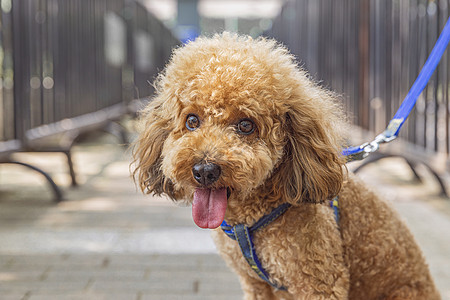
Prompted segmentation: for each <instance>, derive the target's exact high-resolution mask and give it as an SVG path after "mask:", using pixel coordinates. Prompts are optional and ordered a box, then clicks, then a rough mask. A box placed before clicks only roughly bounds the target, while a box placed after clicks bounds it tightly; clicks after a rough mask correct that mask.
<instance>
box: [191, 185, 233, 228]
mask: <svg viewBox="0 0 450 300" xmlns="http://www.w3.org/2000/svg"><path fill="white" fill-rule="evenodd" d="M226 210H227V189H218V190H211V189H200V188H198V189H196V190H195V193H194V202H192V217H193V219H194V222H195V224H197V226H198V227H201V228H210V229H213V228H217V227H219V226H220V224H222V221H223V219H224V218H225V212H226Z"/></svg>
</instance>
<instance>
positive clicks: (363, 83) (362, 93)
mask: <svg viewBox="0 0 450 300" xmlns="http://www.w3.org/2000/svg"><path fill="white" fill-rule="evenodd" d="M359 5H360V8H359V9H360V10H359V11H360V13H359V16H360V18H359V33H358V39H359V44H358V49H359V87H360V88H359V95H358V98H359V103H360V107H359V117H360V120H361V122H360V126H362V127H363V128H365V129H368V128H369V63H370V62H369V24H370V11H369V10H370V4H369V0H361V1H359Z"/></svg>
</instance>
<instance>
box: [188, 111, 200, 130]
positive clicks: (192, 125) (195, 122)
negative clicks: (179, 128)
mask: <svg viewBox="0 0 450 300" xmlns="http://www.w3.org/2000/svg"><path fill="white" fill-rule="evenodd" d="M199 126H200V120H199V118H198V117H197V116H196V115H194V114H190V115H188V116H187V118H186V128H187V129H189V130H191V131H192V130H195V129H197V128H198V127H199Z"/></svg>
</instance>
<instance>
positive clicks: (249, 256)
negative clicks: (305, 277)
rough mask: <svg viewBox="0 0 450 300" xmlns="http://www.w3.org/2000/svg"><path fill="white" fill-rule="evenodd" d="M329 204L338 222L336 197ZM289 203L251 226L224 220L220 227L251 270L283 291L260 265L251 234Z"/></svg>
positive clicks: (270, 220) (277, 214) (281, 212)
mask: <svg viewBox="0 0 450 300" xmlns="http://www.w3.org/2000/svg"><path fill="white" fill-rule="evenodd" d="M330 206H331V207H332V208H333V211H334V217H335V219H336V222H338V223H339V206H338V197H335V198H334V199H333V200H332V201H331V202H330ZM290 207H291V204H289V203H284V204H281V205H280V206H278V207H277V208H275V209H274V210H272V211H271V212H270V213H269V214H267V215H264V216H263V217H262V218H261V219H259V220H258V221H257V222H256V223H255V224H253V225H252V226H250V227H249V226H247V225H244V224H237V225H235V226H231V225H228V223H227V222H226V221H225V220H224V221H223V222H222V225H220V227H221V228H222V230H223V232H224V233H225V234H226V235H227V236H228V237H230V238H231V239H233V240H236V241H237V242H238V244H239V247H240V248H241V251H242V255H243V256H244V258H245V260H246V261H247V263H248V264H249V265H250V267H251V268H252V270H253V271H255V273H256V274H258V276H259V277H260V278H261V279H263V280H264V281H265V282H267V283H268V284H270V285H271V286H272V287H274V288H276V289H278V290H282V291H285V290H286V288H285V287H284V286H280V285H278V284H276V283H275V282H272V281H271V280H270V279H269V275H268V274H267V272H266V270H264V268H263V267H262V266H261V262H260V261H259V259H258V256H257V255H256V251H255V246H254V244H253V240H252V236H253V233H254V232H255V231H257V230H258V229H261V228H263V227H266V226H267V225H269V224H270V223H271V222H272V221H274V220H276V219H277V218H278V217H279V216H281V215H282V214H284V213H285V212H286V211H287V210H288V209H289V208H290Z"/></svg>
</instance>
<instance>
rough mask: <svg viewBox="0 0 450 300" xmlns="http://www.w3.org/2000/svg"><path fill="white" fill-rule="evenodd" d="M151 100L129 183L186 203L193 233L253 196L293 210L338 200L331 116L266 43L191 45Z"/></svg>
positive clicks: (282, 52)
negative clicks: (134, 181) (305, 204)
mask: <svg viewBox="0 0 450 300" xmlns="http://www.w3.org/2000/svg"><path fill="white" fill-rule="evenodd" d="M156 90H157V93H156V97H155V98H154V99H153V100H152V101H151V103H150V104H149V105H148V107H147V108H146V109H145V110H144V111H143V112H142V115H141V132H140V136H139V138H138V141H137V145H136V148H135V151H134V156H135V163H136V169H135V170H134V175H135V178H136V179H137V180H138V182H139V184H140V187H141V188H142V190H143V191H147V192H148V193H155V194H162V193H164V194H167V195H169V196H170V197H171V198H173V199H176V200H181V199H185V200H188V201H189V202H191V201H192V206H193V217H194V221H195V222H196V223H197V225H199V226H200V227H204V228H215V227H217V226H219V225H220V223H221V222H222V220H223V218H224V215H225V211H226V208H227V205H229V204H230V202H237V201H243V200H245V199H247V198H248V197H250V196H251V195H254V194H255V193H258V191H259V190H264V191H265V193H266V195H267V194H270V195H271V197H278V198H279V199H283V201H285V202H290V203H292V204H294V205H295V204H299V203H301V202H302V201H307V202H321V201H324V200H326V199H329V198H330V197H333V196H334V195H336V194H337V193H338V192H339V190H340V188H341V184H342V180H343V174H342V158H341V157H340V147H341V135H340V130H339V127H340V125H339V124H340V123H341V122H340V119H341V116H340V107H339V106H338V105H337V104H336V102H335V101H334V99H333V97H332V95H331V94H330V93H329V92H327V91H325V90H323V89H321V88H320V87H318V86H317V85H315V84H314V83H313V82H312V81H311V80H310V79H309V78H308V76H307V74H306V73H305V72H304V71H302V70H301V69H300V68H299V67H298V66H297V64H296V63H295V60H294V58H293V56H292V55H290V54H289V53H288V51H287V50H286V49H285V48H283V47H281V46H279V45H277V44H276V43H275V42H274V41H270V40H266V39H257V40H253V39H251V38H248V37H239V36H237V35H233V34H226V33H225V34H222V35H217V36H215V37H213V38H210V39H207V38H198V39H197V40H196V41H194V42H191V43H189V44H187V45H186V46H184V47H182V48H180V49H177V50H176V51H175V52H174V54H173V56H172V59H171V61H170V63H169V64H168V66H167V68H166V70H165V72H164V73H163V74H161V75H160V76H159V78H158V80H157V82H156ZM234 204H235V205H236V203H234Z"/></svg>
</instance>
